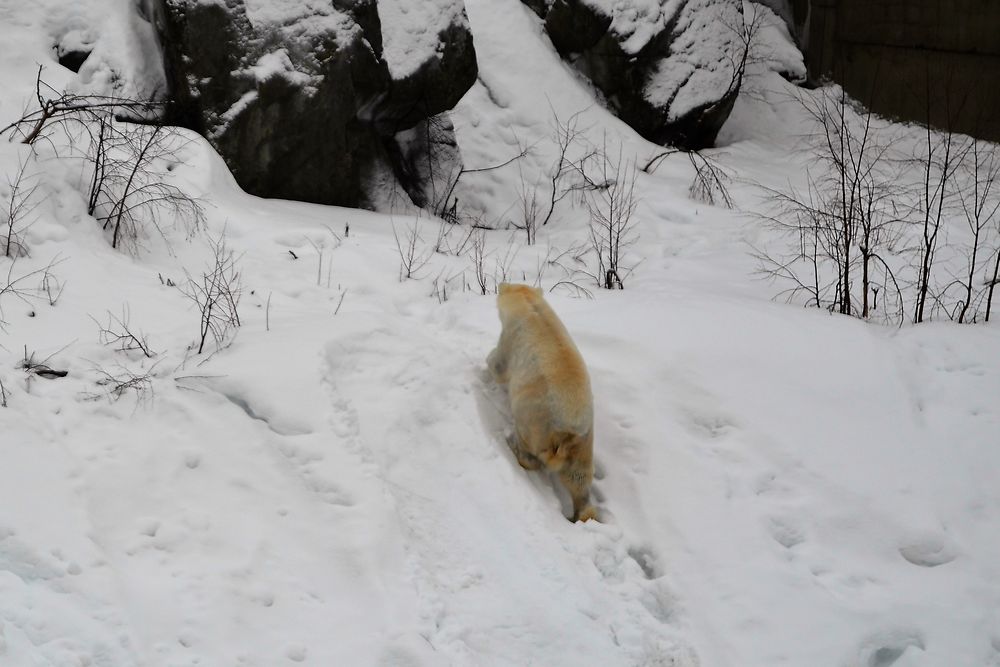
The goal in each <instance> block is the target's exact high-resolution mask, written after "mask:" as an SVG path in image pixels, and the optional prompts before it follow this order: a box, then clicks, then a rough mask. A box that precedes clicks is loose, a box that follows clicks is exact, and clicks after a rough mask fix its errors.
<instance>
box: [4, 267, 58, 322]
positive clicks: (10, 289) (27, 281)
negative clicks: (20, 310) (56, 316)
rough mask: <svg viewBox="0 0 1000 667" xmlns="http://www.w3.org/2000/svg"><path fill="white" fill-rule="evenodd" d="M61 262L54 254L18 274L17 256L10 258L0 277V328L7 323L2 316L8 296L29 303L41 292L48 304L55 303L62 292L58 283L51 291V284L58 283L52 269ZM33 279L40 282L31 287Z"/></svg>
mask: <svg viewBox="0 0 1000 667" xmlns="http://www.w3.org/2000/svg"><path fill="white" fill-rule="evenodd" d="M62 262H63V258H62V257H60V256H59V255H56V256H55V257H54V258H53V259H52V260H51V261H50V262H49V263H48V264H45V265H44V266H42V267H40V268H37V269H30V270H27V271H25V272H24V273H20V274H19V273H18V272H17V270H16V269H17V267H18V266H19V265H20V262H19V261H18V258H17V257H16V256H15V257H12V258H10V262H9V264H8V266H7V274H6V276H4V277H0V330H2V329H3V328H4V327H5V326H6V325H7V321H6V319H5V318H4V301H5V299H6V298H8V297H13V298H14V299H16V300H18V301H21V302H22V303H25V304H27V305H31V304H32V303H33V302H35V301H37V300H39V298H40V296H41V294H46V293H47V294H48V297H49V299H48V300H49V304H50V305H55V302H56V300H57V299H58V296H59V294H61V292H62V288H61V285H60V287H59V288H58V290H57V291H56V292H55V293H54V294H53V292H52V291H51V290H52V286H54V285H56V284H57V283H58V281H57V279H56V278H55V273H54V271H53V269H54V268H55V267H56V266H58V265H59V264H61V263H62ZM35 280H40V281H41V284H40V285H39V286H38V287H31V284H32V282H33V281H35ZM47 289H48V291H47Z"/></svg>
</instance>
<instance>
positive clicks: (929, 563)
mask: <svg viewBox="0 0 1000 667" xmlns="http://www.w3.org/2000/svg"><path fill="white" fill-rule="evenodd" d="M899 555H900V556H902V557H903V558H904V559H906V560H907V561H908V562H910V563H913V564H914V565H917V566H920V567H937V566H939V565H945V564H946V563H950V562H951V561H953V560H955V559H956V558H957V557H958V550H957V549H956V548H955V546H954V545H953V544H952V543H951V542H950V541H949V540H947V539H946V538H943V537H941V536H939V535H924V536H920V537H914V538H910V539H907V540H905V541H904V542H903V544H902V545H900V547H899Z"/></svg>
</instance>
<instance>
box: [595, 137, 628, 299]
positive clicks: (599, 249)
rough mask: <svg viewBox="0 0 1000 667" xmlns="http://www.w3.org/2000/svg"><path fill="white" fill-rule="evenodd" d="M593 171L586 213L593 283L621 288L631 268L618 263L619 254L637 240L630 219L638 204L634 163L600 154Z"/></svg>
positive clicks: (619, 153)
mask: <svg viewBox="0 0 1000 667" xmlns="http://www.w3.org/2000/svg"><path fill="white" fill-rule="evenodd" d="M595 162H596V169H595V170H594V171H592V172H590V173H587V174H586V175H587V180H588V182H589V183H590V184H591V187H590V188H589V189H588V190H587V195H588V196H587V199H586V204H587V209H588V210H589V212H590V245H591V248H592V249H593V251H594V255H595V257H596V273H594V276H593V277H594V278H596V280H597V284H598V285H599V286H600V287H602V288H604V289H625V278H626V277H627V276H628V274H629V273H630V272H631V271H632V268H633V267H628V266H625V265H624V264H623V263H622V259H623V252H625V251H627V250H628V248H629V247H630V246H632V245H633V244H634V243H635V242H636V241H637V240H638V234H637V233H636V232H635V227H634V220H633V218H632V216H633V214H634V213H635V209H636V206H637V204H638V202H637V200H636V198H635V181H636V167H635V162H634V161H627V160H625V159H624V158H623V157H622V151H621V148H619V150H618V156H617V158H612V157H611V156H609V155H608V154H607V152H606V151H602V152H601V154H600V156H599V159H597V160H595Z"/></svg>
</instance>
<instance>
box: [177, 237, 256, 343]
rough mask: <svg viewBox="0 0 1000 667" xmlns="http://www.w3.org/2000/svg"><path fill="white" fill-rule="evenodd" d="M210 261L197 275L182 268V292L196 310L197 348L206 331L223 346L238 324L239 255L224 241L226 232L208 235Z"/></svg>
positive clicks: (207, 335) (203, 340) (239, 293)
mask: <svg viewBox="0 0 1000 667" xmlns="http://www.w3.org/2000/svg"><path fill="white" fill-rule="evenodd" d="M208 242H209V246H210V247H211V249H212V263H211V264H210V265H209V266H208V268H207V269H206V270H205V271H203V272H202V274H201V276H199V277H198V278H197V279H196V278H194V277H192V276H191V275H190V274H188V273H187V272H186V271H185V275H186V276H187V282H186V284H185V286H184V287H183V288H182V292H183V294H184V295H185V296H186V297H187V298H188V299H190V300H191V301H192V302H193V303H194V304H195V305H196V306H197V310H198V323H199V324H198V352H197V354H201V353H202V351H203V350H204V349H205V342H206V341H207V340H208V337H209V335H211V336H212V339H213V340H214V342H215V346H216V349H219V348H221V347H222V345H223V343H224V342H225V341H226V339H227V337H228V336H229V334H230V333H231V332H232V331H233V330H235V329H236V328H238V327H239V326H240V315H239V310H238V306H239V302H240V296H241V295H242V290H243V285H242V279H241V275H240V271H239V267H238V265H237V264H238V260H239V258H238V257H237V256H236V255H235V254H234V253H233V251H232V250H230V249H229V247H228V246H227V245H226V239H225V234H224V233H223V235H221V236H220V237H219V238H218V239H213V238H209V240H208Z"/></svg>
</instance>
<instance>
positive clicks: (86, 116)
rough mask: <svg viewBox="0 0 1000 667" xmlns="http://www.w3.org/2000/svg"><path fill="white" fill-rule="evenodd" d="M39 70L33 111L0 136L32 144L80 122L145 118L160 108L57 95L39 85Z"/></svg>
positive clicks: (148, 103) (144, 102)
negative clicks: (112, 116) (129, 116)
mask: <svg viewBox="0 0 1000 667" xmlns="http://www.w3.org/2000/svg"><path fill="white" fill-rule="evenodd" d="M42 69H43V68H42V66H41V65H39V67H38V74H37V75H36V76H35V102H37V105H38V106H37V108H35V109H30V110H29V109H25V111H24V113H23V115H22V116H21V117H20V118H19V119H17V120H15V121H14V122H13V123H11V124H10V125H8V126H6V127H5V128H3V129H0V135H3V134H6V133H8V132H10V133H11V134H12V135H17V136H20V137H21V143H24V144H34V143H36V142H37V141H39V140H42V139H48V138H49V137H50V136H51V134H52V132H53V131H55V130H58V129H62V130H63V131H66V132H71V131H72V130H68V129H67V126H69V125H77V124H79V123H81V122H88V121H96V120H98V119H100V118H102V117H105V116H107V115H115V114H118V115H123V114H124V115H131V116H132V117H138V118H147V117H149V116H150V114H151V113H153V112H154V111H156V110H157V109H158V108H160V107H161V106H162V104H159V103H156V102H152V101H148V100H134V99H127V98H120V97H110V96H105V95H77V94H75V93H67V92H65V91H62V92H60V91H57V90H56V89H55V88H53V87H52V86H50V85H49V84H47V83H45V82H44V81H42Z"/></svg>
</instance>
